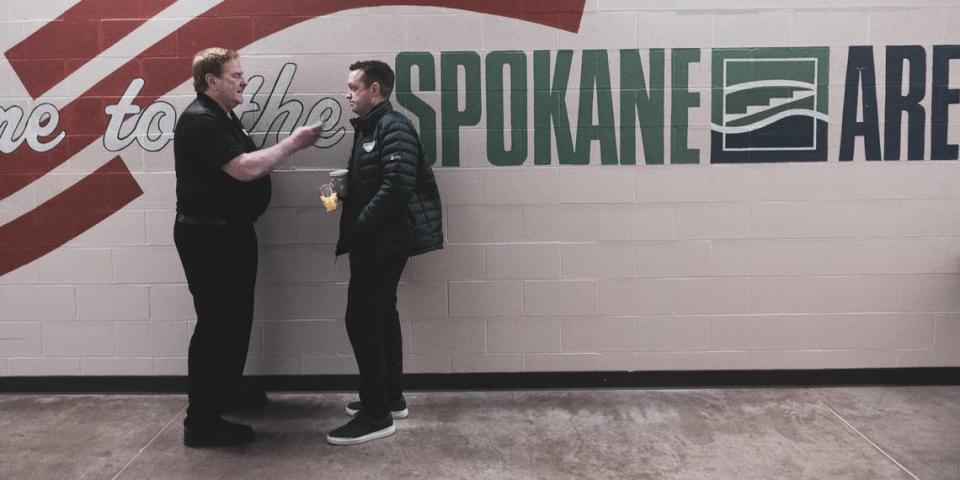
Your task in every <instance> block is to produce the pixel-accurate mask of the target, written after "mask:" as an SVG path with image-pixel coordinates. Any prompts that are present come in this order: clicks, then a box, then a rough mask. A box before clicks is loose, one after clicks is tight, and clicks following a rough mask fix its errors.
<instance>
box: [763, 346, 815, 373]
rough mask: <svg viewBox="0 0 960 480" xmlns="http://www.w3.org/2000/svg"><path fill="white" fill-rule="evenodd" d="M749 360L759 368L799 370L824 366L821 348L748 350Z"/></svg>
mask: <svg viewBox="0 0 960 480" xmlns="http://www.w3.org/2000/svg"><path fill="white" fill-rule="evenodd" d="M747 361H748V362H750V364H751V365H755V366H756V367H755V368H756V369H758V370H797V369H802V368H814V369H818V368H823V367H822V362H823V356H822V352H820V351H819V350H783V351H770V350H764V351H754V352H747Z"/></svg>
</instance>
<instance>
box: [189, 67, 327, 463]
mask: <svg viewBox="0 0 960 480" xmlns="http://www.w3.org/2000/svg"><path fill="white" fill-rule="evenodd" d="M193 86H194V89H195V90H196V92H197V98H196V100H194V101H193V103H191V104H190V106H188V107H187V109H186V110H185V111H184V112H183V114H182V115H181V116H180V119H179V121H178V122H177V128H176V131H175V134H174V141H173V143H174V156H175V161H176V171H177V217H176V223H175V224H174V230H173V235H174V241H175V243H176V246H177V252H178V253H179V255H180V261H181V262H182V263H183V270H184V272H185V273H186V277H187V283H188V285H189V287H190V293H191V294H192V295H193V304H194V307H195V308H196V312H197V326H196V328H195V329H194V332H193V337H192V338H191V340H190V351H189V358H188V369H189V380H188V395H189V402H190V404H189V407H188V409H187V417H186V419H185V420H184V422H183V425H184V435H183V442H184V444H185V445H187V446H190V447H205V446H222V445H237V444H242V443H247V442H250V441H253V439H254V434H253V429H251V428H250V427H249V426H247V425H242V424H238V423H232V422H228V421H226V420H224V419H223V418H222V417H221V414H222V413H223V412H224V411H226V410H229V409H233V408H244V407H247V408H249V407H261V406H263V405H265V404H266V403H267V397H266V395H265V394H264V393H263V392H262V391H257V390H253V389H249V388H244V387H242V386H241V377H242V376H243V369H244V365H245V363H246V358H247V347H248V344H249V342H250V329H251V326H252V323H253V297H254V285H255V282H256V277H257V236H256V233H255V232H254V229H253V223H254V222H255V221H256V220H257V218H258V217H259V216H260V215H261V214H263V212H264V211H265V210H266V209H267V204H269V203H270V177H269V173H270V171H272V170H273V169H274V168H275V167H276V166H277V165H278V164H279V163H280V162H281V161H282V160H283V159H285V158H287V157H288V156H290V155H292V154H293V153H295V152H297V151H299V150H301V149H304V148H307V147H309V146H310V145H312V144H313V143H314V142H316V141H317V139H318V138H319V136H320V132H321V126H320V125H319V124H318V125H312V126H308V127H300V128H298V129H296V130H295V131H294V132H293V133H292V134H291V135H290V136H289V137H287V138H286V139H284V140H283V141H281V142H279V143H277V144H276V145H273V146H271V147H269V148H266V149H263V150H257V147H256V145H255V144H254V142H253V140H252V139H251V138H250V136H249V135H248V134H247V132H246V130H244V128H243V125H242V124H241V123H240V121H239V119H238V118H237V116H236V115H235V114H234V113H233V109H234V108H235V107H237V106H238V105H240V104H241V103H243V90H244V88H245V87H246V86H247V82H246V80H245V79H244V75H243V69H242V68H241V65H240V59H239V57H238V55H237V52H235V51H233V50H228V49H224V48H209V49H206V50H203V51H201V52H199V53H197V54H196V56H195V57H194V59H193Z"/></svg>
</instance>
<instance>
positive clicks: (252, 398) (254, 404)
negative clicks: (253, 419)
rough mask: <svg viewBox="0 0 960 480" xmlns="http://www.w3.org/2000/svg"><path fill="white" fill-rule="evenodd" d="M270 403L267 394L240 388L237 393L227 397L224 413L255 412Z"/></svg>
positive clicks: (252, 389) (248, 388)
mask: <svg viewBox="0 0 960 480" xmlns="http://www.w3.org/2000/svg"><path fill="white" fill-rule="evenodd" d="M269 403H270V399H269V398H267V393H266V392H264V391H263V390H259V389H255V388H250V387H241V388H240V390H238V391H237V392H235V393H233V394H231V395H228V396H227V398H226V400H225V401H224V406H223V409H224V411H237V410H257V409H260V408H263V407H266V406H267V404H269Z"/></svg>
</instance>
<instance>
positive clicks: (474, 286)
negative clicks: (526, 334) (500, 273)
mask: <svg viewBox="0 0 960 480" xmlns="http://www.w3.org/2000/svg"><path fill="white" fill-rule="evenodd" d="M449 289H450V315H451V316H454V317H484V316H490V317H510V316H521V315H523V306H524V305H523V290H524V287H523V282H520V281H512V280H511V281H507V280H504V281H495V282H450V283H449Z"/></svg>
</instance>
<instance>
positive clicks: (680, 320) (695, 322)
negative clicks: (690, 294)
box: [637, 315, 711, 352]
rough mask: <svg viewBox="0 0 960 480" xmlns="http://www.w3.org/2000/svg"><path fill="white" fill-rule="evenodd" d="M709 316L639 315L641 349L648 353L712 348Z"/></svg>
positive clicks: (638, 330) (638, 334)
mask: <svg viewBox="0 0 960 480" xmlns="http://www.w3.org/2000/svg"><path fill="white" fill-rule="evenodd" d="M710 328H711V319H710V317H709V316H706V315H703V316H676V317H660V316H657V317H639V318H638V319H637V337H638V338H639V342H638V345H639V346H638V349H639V350H641V351H648V352H672V351H685V350H689V351H697V350H700V351H705V350H709V349H710V335H711V330H710Z"/></svg>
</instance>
